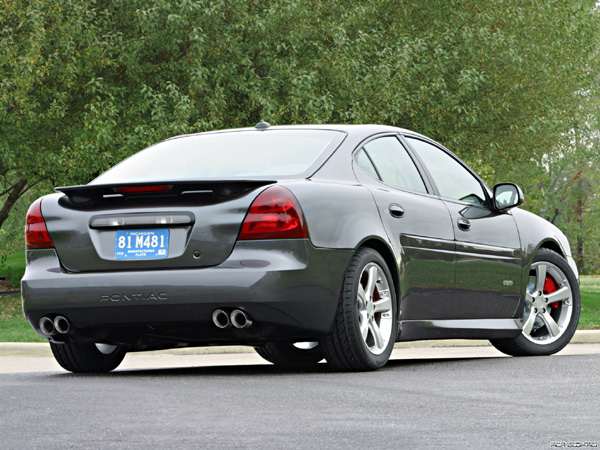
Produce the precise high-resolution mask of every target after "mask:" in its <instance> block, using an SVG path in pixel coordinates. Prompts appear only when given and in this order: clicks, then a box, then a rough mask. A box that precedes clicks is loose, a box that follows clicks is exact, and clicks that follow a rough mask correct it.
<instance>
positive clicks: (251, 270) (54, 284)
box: [21, 239, 353, 344]
mask: <svg viewBox="0 0 600 450" xmlns="http://www.w3.org/2000/svg"><path fill="white" fill-rule="evenodd" d="M352 253H353V252H352V250H331V249H317V248H315V247H313V246H312V245H311V244H310V241H308V240H306V239H299V240H285V241H284V240H280V241H243V242H238V243H237V244H236V247H235V249H234V251H233V252H232V254H231V255H230V257H229V258H228V259H227V260H226V261H225V262H224V263H222V264H220V265H219V266H215V267H211V268H201V269H198V268H194V269H174V270H145V271H131V270H128V271H121V272H100V273H98V272H95V273H69V272H66V271H65V270H64V269H62V268H61V265H60V262H59V260H58V257H57V256H56V253H55V251H54V250H53V249H48V250H30V251H28V252H27V269H26V271H25V276H24V277H23V280H22V282H21V290H22V298H23V311H24V313H25V315H26V317H27V319H28V321H29V323H30V324H31V326H32V327H33V328H34V330H35V331H36V332H37V333H38V334H40V335H41V336H44V337H48V336H47V335H45V334H44V333H42V332H41V331H40V329H39V321H40V319H41V318H42V317H44V316H49V317H51V318H52V317H54V316H56V315H62V316H65V317H66V318H67V319H68V320H69V321H70V322H71V324H72V327H73V329H74V330H76V331H75V333H76V334H77V333H78V332H79V333H80V334H81V335H82V336H83V335H86V334H88V335H89V331H90V330H94V329H96V330H97V329H102V330H105V331H106V332H107V333H109V334H108V335H107V336H113V338H112V340H116V339H117V338H116V337H114V336H117V335H120V336H129V337H121V338H119V339H120V340H121V341H126V340H128V339H130V340H132V339H137V340H139V339H140V336H146V335H153V336H155V337H156V336H162V338H163V339H167V338H168V336H171V337H172V340H173V341H179V342H184V341H186V340H187V341H189V343H196V344H212V343H214V344H223V343H245V342H261V341H264V340H268V339H275V338H281V337H290V338H296V337H297V338H300V337H307V338H308V337H318V336H320V335H322V334H324V333H326V332H328V331H329V329H330V326H331V324H332V321H333V317H334V314H335V310H336V307H337V304H338V299H339V291H340V288H341V285H342V281H343V277H344V273H345V270H346V268H347V266H348V264H349V261H350V258H351V257H352ZM217 308H221V309H225V310H228V309H229V310H232V309H234V308H240V309H242V310H244V311H245V312H247V313H248V314H249V315H250V316H251V318H252V320H253V322H254V323H255V324H256V326H254V325H253V326H252V327H251V328H248V329H247V330H237V329H235V328H228V329H219V328H217V327H216V326H215V325H214V324H213V322H212V313H213V311H214V310H215V309H217ZM127 329H130V330H134V329H135V330H137V332H136V333H133V334H127V333H122V332H123V331H124V330H127ZM119 332H120V333H119ZM53 339H56V336H55V337H53ZM107 339H109V338H107ZM155 339H156V340H160V339H161V338H160V337H156V338H155ZM109 340H110V339H109Z"/></svg>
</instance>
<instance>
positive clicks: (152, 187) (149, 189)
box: [115, 184, 171, 194]
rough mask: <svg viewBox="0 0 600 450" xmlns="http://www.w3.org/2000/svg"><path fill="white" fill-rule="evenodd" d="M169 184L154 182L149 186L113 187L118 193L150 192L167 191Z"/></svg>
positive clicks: (169, 188)
mask: <svg viewBox="0 0 600 450" xmlns="http://www.w3.org/2000/svg"><path fill="white" fill-rule="evenodd" d="M170 190H171V186H170V185H168V184H154V185H150V186H122V187H117V188H115V191H116V192H118V193H119V194H146V193H152V192H169V191H170Z"/></svg>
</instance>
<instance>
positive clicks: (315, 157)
mask: <svg viewBox="0 0 600 450" xmlns="http://www.w3.org/2000/svg"><path fill="white" fill-rule="evenodd" d="M344 136H345V133H343V132H340V131H332V130H310V129H304V130H267V131H255V130H252V131H231V132H222V133H207V134H198V135H193V136H182V137H177V138H173V139H169V140H167V141H163V142H160V143H158V144H155V145H153V146H151V147H148V148H147V149H145V150H142V151H140V152H138V153H136V154H135V155H133V156H131V157H130V158H128V159H126V160H124V161H122V162H121V163H119V164H117V165H116V166H115V167H113V168H112V169H110V170H108V171H106V172H104V173H103V174H102V175H100V176H99V177H98V178H96V179H95V180H94V181H92V182H91V183H90V184H114V183H137V182H152V181H160V180H169V181H178V180H182V181H183V180H197V179H201V180H204V179H215V178H216V179H235V178H264V177H267V178H280V177H293V176H299V175H302V174H305V173H306V172H307V171H308V169H313V170H316V169H317V168H318V166H319V165H320V164H322V163H323V162H324V161H325V160H326V159H327V158H328V157H329V155H330V154H331V153H332V152H333V150H335V148H336V147H337V146H338V145H339V144H340V143H341V142H342V140H343V139H344ZM313 166H315V167H313ZM311 174H312V173H310V174H308V176H310V175H311Z"/></svg>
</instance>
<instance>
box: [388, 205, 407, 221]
mask: <svg viewBox="0 0 600 450" xmlns="http://www.w3.org/2000/svg"><path fill="white" fill-rule="evenodd" d="M390 214H391V215H392V217H396V218H398V219H400V218H401V217H404V208H403V207H402V206H400V205H397V204H396V203H392V204H391V205H390Z"/></svg>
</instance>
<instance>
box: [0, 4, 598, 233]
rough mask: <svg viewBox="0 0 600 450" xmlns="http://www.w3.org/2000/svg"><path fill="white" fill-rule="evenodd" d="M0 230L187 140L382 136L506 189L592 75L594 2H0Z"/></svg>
mask: <svg viewBox="0 0 600 450" xmlns="http://www.w3.org/2000/svg"><path fill="white" fill-rule="evenodd" d="M0 12H1V14H0V80H2V81H1V82H0V129H2V134H1V136H0V184H1V187H0V193H1V194H2V199H3V202H4V203H3V207H2V212H0V227H1V226H2V223H3V222H4V220H5V218H6V216H7V214H8V213H9V211H10V210H11V208H12V207H13V205H14V203H15V201H16V200H17V199H18V198H19V197H20V196H21V195H23V192H26V191H27V189H30V188H31V186H34V185H36V183H39V182H41V181H42V180H50V181H51V182H52V183H53V184H55V185H65V184H77V183H85V182H87V181H89V179H90V178H92V177H93V176H94V175H95V174H98V173H100V172H102V171H103V170H105V169H107V168H108V167H110V166H111V165H113V164H114V163H116V162H117V161H119V160H120V159H122V158H123V157H125V156H127V155H129V154H132V153H133V152H135V151H138V150H140V149H141V148H143V147H145V146H147V145H149V144H151V143H153V142H156V141H157V140H161V139H164V138H167V137H170V136H172V135H175V134H181V133H189V132H198V131H204V130H211V129H216V128H226V127H238V126H248V125H253V124H254V123H255V122H257V121H258V120H259V119H261V118H263V119H265V120H267V121H270V122H272V123H274V124H287V123H314V122H317V123H324V122H334V123H335V122H349V123H374V122H380V123H387V124H391V125H398V126H402V127H407V128H412V129H415V130H417V131H420V132H423V133H424V134H428V135H430V136H432V137H434V138H437V139H438V140H440V141H441V142H442V143H445V144H446V145H447V146H448V147H450V148H451V149H452V150H455V151H457V153H458V154H459V155H460V156H461V157H463V158H464V159H466V160H467V161H468V162H470V163H471V164H472V165H474V166H475V167H476V168H477V169H478V170H480V171H483V172H484V173H485V174H486V176H487V177H488V180H489V181H491V182H495V181H497V180H499V179H501V178H503V177H504V176H505V174H506V173H509V172H510V170H511V168H512V167H513V165H514V164H526V163H529V161H530V160H531V159H532V158H534V159H538V160H539V159H540V158H542V156H543V155H545V154H549V153H550V152H551V150H552V149H553V148H554V147H555V146H556V145H557V142H558V141H559V140H560V136H562V133H564V132H566V131H567V130H568V129H569V128H568V127H569V124H568V118H569V117H570V115H571V114H572V112H573V111H574V110H576V109H577V105H578V104H579V102H580V99H579V98H578V97H577V96H576V95H574V94H575V93H576V92H579V91H581V90H582V89H587V88H588V87H589V86H590V84H591V82H592V80H593V75H594V73H596V72H597V70H596V48H597V47H598V45H597V44H598V36H599V30H598V24H599V20H598V18H599V16H598V11H597V10H596V8H595V5H594V3H593V2H588V1H573V0H546V1H543V2H522V1H519V0H504V1H492V0H483V1H475V0H450V1H447V0H432V1H428V2H409V1H405V2H391V1H388V0H372V1H371V0H370V1H366V0H360V1H359V0H346V1H343V2H341V1H339V0H338V1H331V0H329V1H325V0H312V1H310V2H306V1H300V0H272V1H268V0H267V1H264V2H254V1H242V0H228V1H224V0H216V1H215V0H211V1H209V0H200V1H191V0H177V1H176V0H160V1H159V0H155V1H148V0H114V1H111V2H106V1H101V0H96V1H94V0H10V1H9V0H0Z"/></svg>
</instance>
